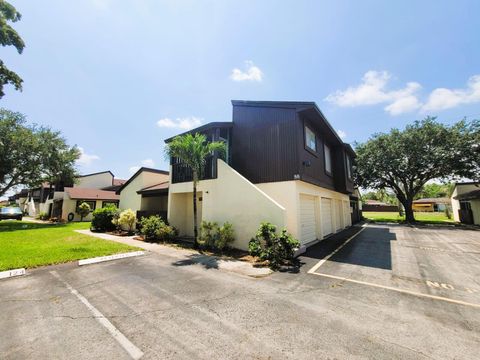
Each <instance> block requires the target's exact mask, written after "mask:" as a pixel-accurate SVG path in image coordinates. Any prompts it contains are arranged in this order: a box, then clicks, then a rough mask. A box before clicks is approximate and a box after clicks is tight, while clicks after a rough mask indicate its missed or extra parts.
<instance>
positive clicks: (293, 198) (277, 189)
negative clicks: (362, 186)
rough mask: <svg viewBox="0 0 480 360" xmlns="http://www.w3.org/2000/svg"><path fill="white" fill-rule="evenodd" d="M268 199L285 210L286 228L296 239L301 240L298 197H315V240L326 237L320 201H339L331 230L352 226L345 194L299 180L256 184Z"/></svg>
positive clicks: (347, 198)
mask: <svg viewBox="0 0 480 360" xmlns="http://www.w3.org/2000/svg"><path fill="white" fill-rule="evenodd" d="M256 186H257V187H258V188H260V189H261V190H263V191H264V192H265V193H266V194H268V195H269V196H270V197H272V198H273V199H275V200H276V201H277V202H278V203H279V204H280V205H282V206H283V207H284V208H285V210H286V227H287V229H288V231H289V232H290V233H291V234H292V235H293V236H295V237H296V238H297V239H300V238H301V233H300V232H301V228H300V196H301V195H309V196H313V197H315V207H316V209H315V215H316V216H315V217H316V235H317V239H323V237H324V236H325V235H326V234H324V231H323V229H322V225H321V224H322V221H321V209H320V199H321V198H322V197H323V198H329V199H332V200H338V201H341V206H340V213H338V210H339V208H338V207H337V204H336V203H334V204H333V206H332V209H333V229H340V230H341V229H343V228H345V227H348V226H351V225H352V218H351V215H350V198H349V196H348V195H346V194H342V193H339V192H336V191H332V190H328V189H325V188H322V187H319V186H316V185H312V184H309V183H307V182H304V181H300V180H292V181H280V182H271V183H262V184H256Z"/></svg>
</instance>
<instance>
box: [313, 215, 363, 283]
mask: <svg viewBox="0 0 480 360" xmlns="http://www.w3.org/2000/svg"><path fill="white" fill-rule="evenodd" d="M366 227H367V224H365V225H363V226H362V228H361V229H360V231H359V232H357V233H356V234H354V235H352V236H350V237H349V238H348V239H347V240H345V242H344V243H343V244H341V245H340V246H339V247H337V248H336V249H335V250H333V251H332V252H331V253H330V254H328V255H327V256H325V257H324V258H323V259H322V260H320V261H319V262H318V263H317V264H315V266H313V267H312V268H311V269H310V270H308V272H307V273H308V274H313V273H315V271H317V270H318V268H319V267H320V266H322V265H323V264H325V262H326V261H327V260H328V259H330V258H331V257H332V256H333V255H335V254H336V253H337V252H339V251H340V250H341V249H342V248H343V247H344V246H345V245H347V244H348V243H349V242H350V241H351V240H353V239H354V238H355V237H356V236H357V235H358V234H360V233H361V232H362V231H363V230H365V228H366Z"/></svg>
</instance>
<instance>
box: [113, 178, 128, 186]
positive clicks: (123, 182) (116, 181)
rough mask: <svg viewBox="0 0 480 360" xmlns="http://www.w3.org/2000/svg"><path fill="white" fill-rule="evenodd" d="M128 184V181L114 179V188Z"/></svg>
mask: <svg viewBox="0 0 480 360" xmlns="http://www.w3.org/2000/svg"><path fill="white" fill-rule="evenodd" d="M126 182H127V180H124V179H113V186H119V185H123V184H125V183H126Z"/></svg>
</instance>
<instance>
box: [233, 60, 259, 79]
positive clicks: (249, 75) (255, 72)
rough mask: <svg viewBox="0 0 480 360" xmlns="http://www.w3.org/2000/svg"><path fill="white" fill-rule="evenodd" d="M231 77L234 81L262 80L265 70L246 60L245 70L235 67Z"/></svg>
mask: <svg viewBox="0 0 480 360" xmlns="http://www.w3.org/2000/svg"><path fill="white" fill-rule="evenodd" d="M230 79H232V80H233V81H259V82H260V81H262V79H263V72H262V70H260V68H259V67H258V66H255V64H254V63H253V62H252V61H250V60H247V61H245V70H240V69H239V68H235V69H233V70H232V73H231V74H230Z"/></svg>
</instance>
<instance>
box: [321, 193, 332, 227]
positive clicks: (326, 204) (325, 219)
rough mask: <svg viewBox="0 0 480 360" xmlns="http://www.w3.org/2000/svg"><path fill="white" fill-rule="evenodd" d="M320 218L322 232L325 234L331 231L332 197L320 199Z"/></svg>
mask: <svg viewBox="0 0 480 360" xmlns="http://www.w3.org/2000/svg"><path fill="white" fill-rule="evenodd" d="M321 219H322V234H323V236H324V237H325V236H327V235H330V234H332V233H333V224H332V223H333V214H332V199H328V198H322V200H321Z"/></svg>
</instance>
